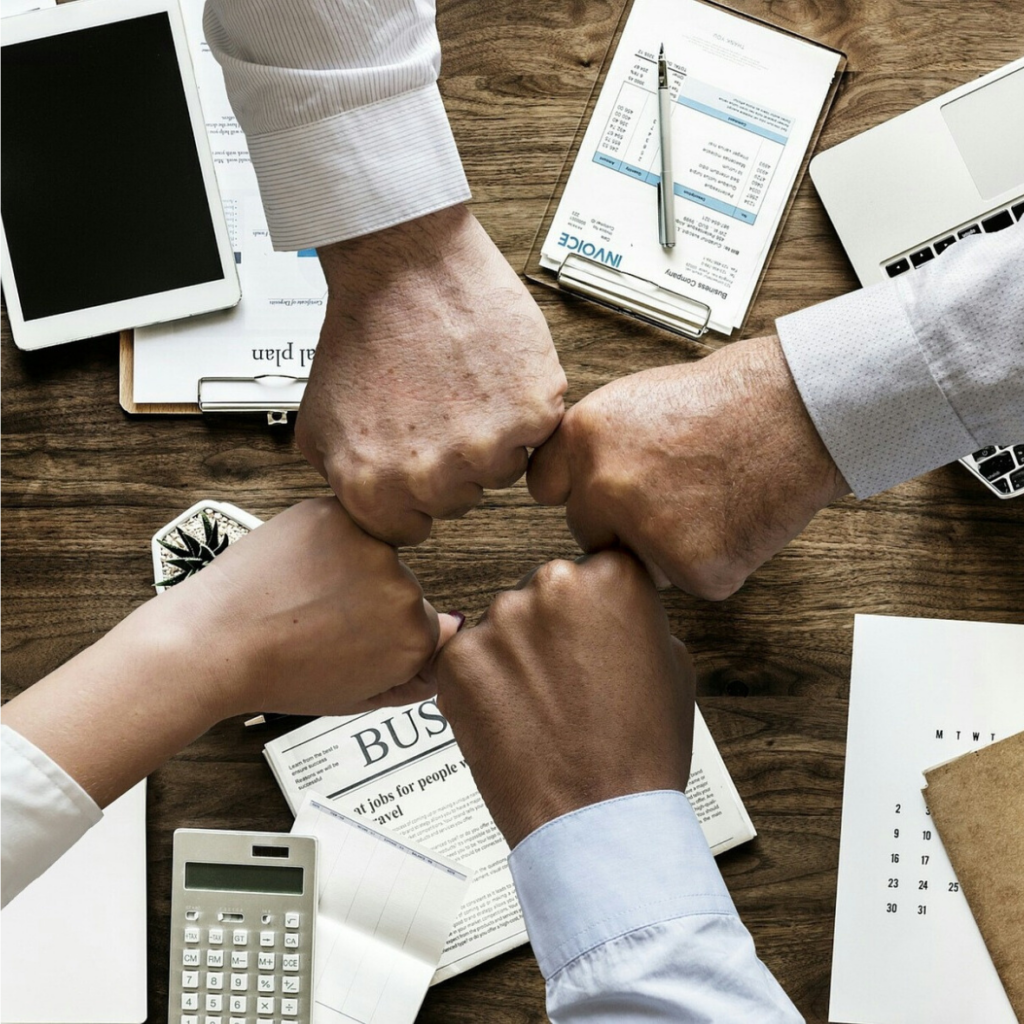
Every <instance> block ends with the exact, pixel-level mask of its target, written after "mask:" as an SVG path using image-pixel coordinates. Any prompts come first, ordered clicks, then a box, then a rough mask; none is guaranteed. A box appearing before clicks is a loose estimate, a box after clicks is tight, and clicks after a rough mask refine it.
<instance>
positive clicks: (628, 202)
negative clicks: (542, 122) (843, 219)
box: [541, 0, 842, 334]
mask: <svg viewBox="0 0 1024 1024" xmlns="http://www.w3.org/2000/svg"><path fill="white" fill-rule="evenodd" d="M662 43H664V45H665V53H666V56H667V57H668V65H669V77H670V80H671V81H670V87H671V89H670V91H671V95H672V99H673V101H674V102H673V103H672V126H671V128H672V150H673V152H672V166H673V170H674V177H675V181H674V182H673V183H672V184H673V190H674V193H675V196H676V204H675V211H676V235H677V241H676V245H675V247H674V248H671V249H666V248H662V247H661V246H660V245H659V243H658V200H657V193H658V184H659V182H660V181H661V176H660V168H661V153H660V141H659V130H658V68H657V56H658V48H659V46H660V44H662ZM841 59H842V57H841V55H840V54H838V53H835V52H833V51H831V50H828V49H825V48H824V47H821V46H817V45H815V44H813V43H811V42H808V41H806V40H803V39H798V38H795V37H793V36H790V35H786V34H785V33H783V32H781V31H778V30H776V29H772V28H770V27H767V26H764V25H758V24H755V23H753V22H750V21H746V20H745V19H743V18H740V17H737V16H735V15H733V14H731V13H730V12H728V11H724V10H722V9H720V8H715V7H710V6H708V5H706V4H703V3H699V2H698V0H635V2H634V4H633V8H632V11H631V12H630V14H629V18H628V20H627V22H626V26H625V28H624V29H623V33H622V36H621V39H620V41H619V45H618V48H617V50H616V53H615V56H614V58H613V59H612V63H611V67H610V69H609V71H608V75H607V78H606V79H605V82H604V86H603V88H602V90H601V94H600V96H599V98H598V100H597V104H596V106H595V108H594V113H593V115H592V117H591V119H590V124H589V125H588V127H587V130H586V134H585V136H584V138H583V142H582V144H581V146H580V150H579V153H578V154H577V157H576V161H575V164H574V166H573V168H572V173H571V174H570V176H569V180H568V183H567V185H566V188H565V192H564V194H563V196H562V200H561V202H560V204H559V207H558V211H557V213H556V214H555V219H554V221H553V222H552V224H551V228H550V230H549V231H548V234H547V238H546V240H545V242H544V245H543V247H542V250H541V265H542V266H543V267H546V268H547V269H549V270H557V269H558V268H559V267H560V266H561V264H562V261H563V260H564V259H565V257H566V256H567V255H569V254H571V253H576V254H578V255H580V256H584V257H587V258H589V259H591V260H593V261H596V262H598V263H600V264H602V265H604V266H605V267H609V268H612V269H613V270H618V271H621V272H624V273H628V274H632V275H635V276H637V277H641V278H643V279H645V280H647V281H651V282H653V283H655V284H657V285H660V286H661V287H662V288H665V289H667V290H669V291H674V292H678V293H681V294H683V295H686V296H688V297H690V298H694V299H698V300H700V301H702V302H704V303H705V304H707V305H708V306H710V308H711V317H710V326H711V327H712V328H713V329H714V330H717V331H721V332H723V333H725V334H728V333H730V332H731V331H732V330H733V329H734V328H736V327H739V326H740V325H741V324H742V322H743V318H744V316H745V314H746V311H747V307H748V306H749V305H750V302H751V300H752V298H753V295H754V291H755V289H756V287H757V282H758V278H759V277H760V273H761V269H762V267H763V266H764V264H765V262H766V260H767V258H768V252H769V249H770V247H771V244H772V240H773V239H774V237H775V233H776V230H777V229H778V227H779V223H780V221H781V219H782V215H783V212H784V210H785V207H786V204H787V201H788V199H789V196H790V193H791V192H792V189H793V184H794V182H795V180H796V176H797V173H798V172H799V169H800V165H801V163H802V161H803V158H804V155H805V153H806V151H807V149H808V147H809V146H810V144H811V138H812V136H813V134H814V128H815V125H816V124H817V121H818V117H819V115H820V113H821V110H822V107H823V105H824V103H825V99H826V97H827V96H828V93H829V89H830V87H831V84H832V80H833V78H834V76H835V74H836V70H837V68H838V66H839V62H840V60H841Z"/></svg>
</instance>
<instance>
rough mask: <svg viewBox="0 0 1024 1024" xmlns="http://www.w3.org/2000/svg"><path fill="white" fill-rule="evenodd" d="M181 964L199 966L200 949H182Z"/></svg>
mask: <svg viewBox="0 0 1024 1024" xmlns="http://www.w3.org/2000/svg"><path fill="white" fill-rule="evenodd" d="M181 966H182V967H198V966H199V950H198V949H183V950H182V951H181Z"/></svg>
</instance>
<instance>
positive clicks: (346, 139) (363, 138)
mask: <svg viewBox="0 0 1024 1024" xmlns="http://www.w3.org/2000/svg"><path fill="white" fill-rule="evenodd" d="M249 152H250V155H251V156H252V162H253V166H254V167H255V169H256V176H257V178H258V179H259V184H260V194H261V195H262V197H263V207H264V210H265V211H266V215H267V225H268V226H269V228H270V236H271V238H272V239H273V243H274V248H275V249H279V250H289V249H306V248H316V247H317V246H321V245H328V244H330V243H331V242H341V241H344V240H346V239H349V238H356V237H358V236H359V235H367V234H370V233H371V232H374V231H381V230H383V229H384V228H387V227H391V226H392V225H395V224H402V223H405V222H406V221H409V220H415V219H416V218H417V217H423V216H425V215H426V214H428V213H434V212H435V211H437V210H443V209H445V208H446V207H449V206H454V205H455V204H456V203H462V202H465V201H466V200H467V199H469V197H470V192H469V184H468V182H467V181H466V175H465V173H464V172H463V170H462V163H461V161H460V160H459V153H458V150H457V149H456V146H455V139H454V138H453V136H452V132H451V128H450V127H449V125H448V117H447V115H446V114H445V110H444V104H443V103H442V101H441V94H440V93H439V92H438V89H437V86H436V85H429V86H426V87H425V88H422V89H418V90H416V91H414V92H407V93H403V94H402V95H400V96H394V97H391V98H389V99H384V100H380V101H379V102H377V103H373V104H370V105H369V106H363V107H356V108H355V109H353V110H346V111H343V112H342V113H340V114H336V115H334V116H333V117H329V118H326V119H324V120H322V121H316V122H314V123H313V124H304V125H298V126H296V127H294V128H286V129H283V130H281V131H277V132H270V133H267V134H264V135H250V136H249Z"/></svg>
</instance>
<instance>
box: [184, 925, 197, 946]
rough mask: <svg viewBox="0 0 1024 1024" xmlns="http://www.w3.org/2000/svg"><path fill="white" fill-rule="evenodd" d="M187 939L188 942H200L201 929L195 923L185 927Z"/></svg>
mask: <svg viewBox="0 0 1024 1024" xmlns="http://www.w3.org/2000/svg"><path fill="white" fill-rule="evenodd" d="M185 941H186V942H198V941H199V929H198V928H197V927H196V926H195V925H194V924H192V925H189V926H188V927H187V928H186V929H185Z"/></svg>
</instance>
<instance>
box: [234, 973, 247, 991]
mask: <svg viewBox="0 0 1024 1024" xmlns="http://www.w3.org/2000/svg"><path fill="white" fill-rule="evenodd" d="M248 987H249V975H248V974H232V975H231V991H232V992H244V991H245V990H246V989H247V988H248Z"/></svg>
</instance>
